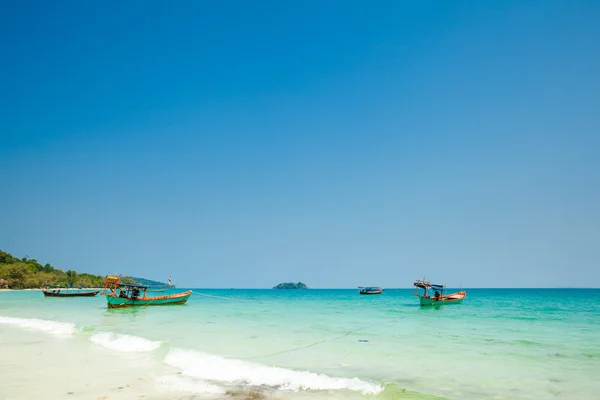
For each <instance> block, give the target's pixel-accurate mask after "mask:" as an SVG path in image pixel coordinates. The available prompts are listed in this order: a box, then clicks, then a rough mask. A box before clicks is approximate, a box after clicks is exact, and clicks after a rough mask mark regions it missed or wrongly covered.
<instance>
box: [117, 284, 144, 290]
mask: <svg viewBox="0 0 600 400" xmlns="http://www.w3.org/2000/svg"><path fill="white" fill-rule="evenodd" d="M119 286H125V287H130V288H134V287H136V288H138V289H148V286H144V285H139V284H137V283H120V284H119Z"/></svg>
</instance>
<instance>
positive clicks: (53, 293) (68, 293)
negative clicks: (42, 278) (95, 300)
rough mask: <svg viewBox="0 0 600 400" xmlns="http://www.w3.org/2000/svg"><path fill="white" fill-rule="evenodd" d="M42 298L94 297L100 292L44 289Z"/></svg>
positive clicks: (73, 289)
mask: <svg viewBox="0 0 600 400" xmlns="http://www.w3.org/2000/svg"><path fill="white" fill-rule="evenodd" d="M42 293H44V297H94V296H95V295H97V294H98V293H100V290H81V289H79V288H44V289H42Z"/></svg>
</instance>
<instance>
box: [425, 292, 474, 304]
mask: <svg viewBox="0 0 600 400" xmlns="http://www.w3.org/2000/svg"><path fill="white" fill-rule="evenodd" d="M465 297H467V293H466V292H456V293H452V294H449V295H446V296H443V297H440V298H439V299H436V298H435V297H424V296H419V300H420V302H421V305H422V306H441V305H446V304H460V303H461V302H462V301H463V300H464V298H465Z"/></svg>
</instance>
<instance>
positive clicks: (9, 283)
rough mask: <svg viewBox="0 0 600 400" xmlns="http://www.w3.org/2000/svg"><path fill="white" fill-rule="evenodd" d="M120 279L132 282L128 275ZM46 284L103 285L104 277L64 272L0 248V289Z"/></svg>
mask: <svg viewBox="0 0 600 400" xmlns="http://www.w3.org/2000/svg"><path fill="white" fill-rule="evenodd" d="M122 281H123V282H125V283H134V280H133V279H131V278H130V277H125V278H122ZM47 285H49V286H75V287H79V286H83V287H104V277H103V276H99V275H92V274H86V273H83V274H80V273H77V272H76V271H73V270H67V271H66V272H65V271H63V270H62V269H56V268H54V267H53V266H52V265H50V264H46V265H42V264H40V263H39V262H38V261H37V260H36V259H34V258H31V259H30V258H27V257H23V258H21V259H18V258H16V257H13V256H12V255H10V254H8V253H6V252H4V251H2V250H0V289H3V288H8V289H37V288H42V287H44V286H47Z"/></svg>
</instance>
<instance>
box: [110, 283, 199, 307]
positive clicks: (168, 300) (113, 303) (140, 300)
mask: <svg viewBox="0 0 600 400" xmlns="http://www.w3.org/2000/svg"><path fill="white" fill-rule="evenodd" d="M147 290H148V286H144V285H138V284H128V283H121V277H120V276H107V277H106V284H105V287H104V292H103V294H104V295H105V296H106V303H107V305H108V308H121V307H144V306H164V305H173V304H184V303H185V302H186V301H188V299H189V298H190V296H191V295H192V291H191V290H187V291H185V292H180V293H175V294H168V295H164V296H147V294H146V292H147Z"/></svg>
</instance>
